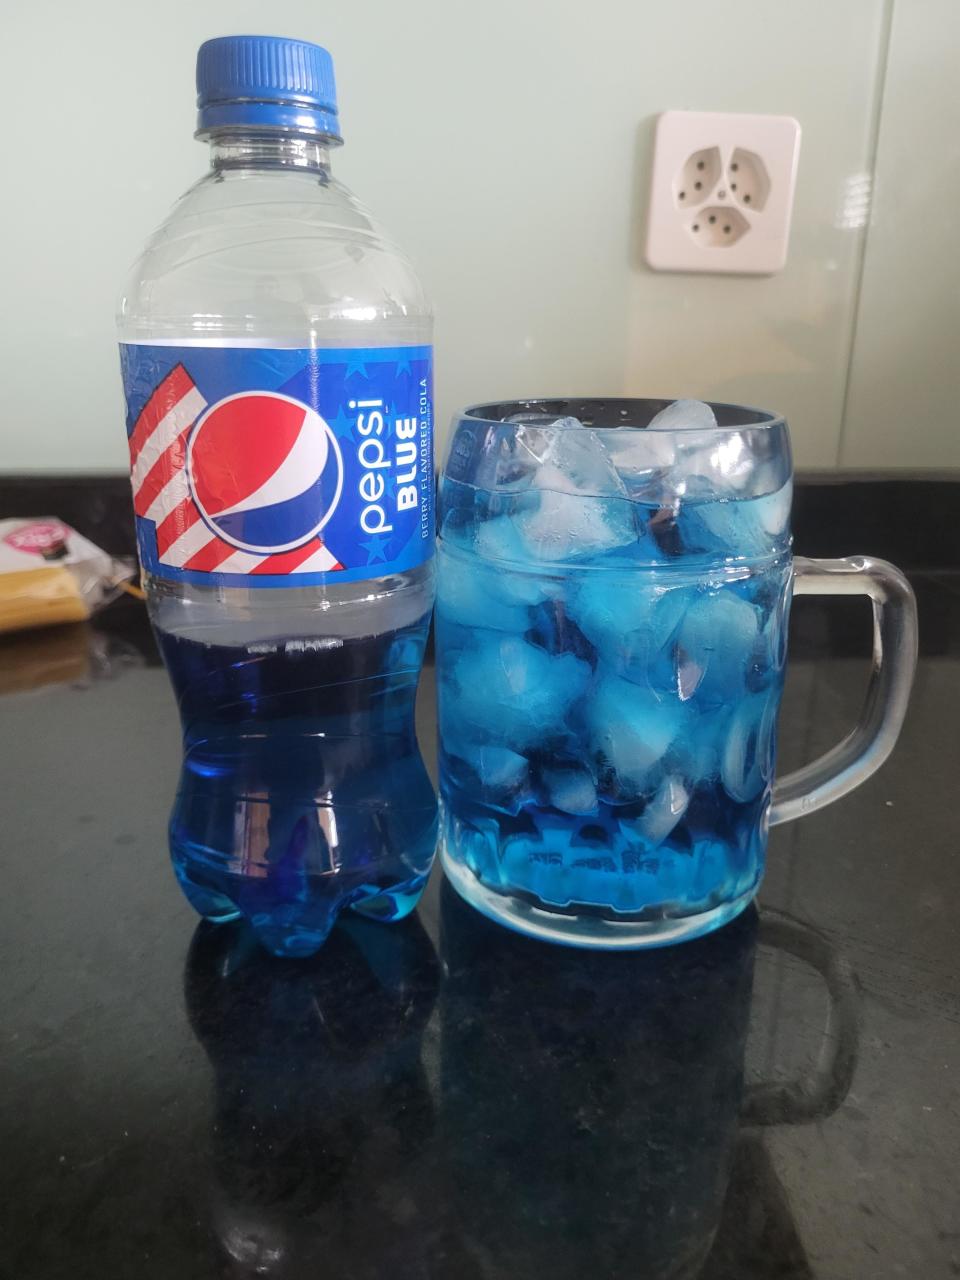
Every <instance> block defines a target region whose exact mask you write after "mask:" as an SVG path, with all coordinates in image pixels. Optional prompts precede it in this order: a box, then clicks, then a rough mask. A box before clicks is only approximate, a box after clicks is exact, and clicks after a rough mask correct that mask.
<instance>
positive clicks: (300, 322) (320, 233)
mask: <svg viewBox="0 0 960 1280" xmlns="http://www.w3.org/2000/svg"><path fill="white" fill-rule="evenodd" d="M210 144H211V167H210V171H209V172H208V173H207V174H205V175H204V177H203V178H201V179H200V180H199V181H198V182H196V183H195V184H194V185H193V186H192V187H191V188H190V189H189V190H188V191H187V192H186V193H185V194H184V195H183V196H182V197H181V198H180V200H179V201H178V202H177V203H176V205H175V206H174V208H173V209H172V210H171V212H170V214H169V216H168V217H167V218H166V220H165V221H164V222H163V223H162V225H161V226H160V227H159V228H158V230H157V231H156V232H155V234H154V235H153V236H152V237H151V238H150V240H149V242H148V244H147V246H146V248H145V249H144V251H143V253H142V254H141V256H140V257H139V258H138V259H137V261H136V263H135V264H134V266H133V268H132V270H131V272H130V276H129V279H128V281H127V285H126V288H125V290H124V293H123V297H122V298H121V300H120V307H119V314H118V317H117V323H118V330H119V336H120V341H121V342H124V343H135V342H138V343H170V344H175V345H193V344H196V345H201V344H203V345H211V346H217V345H223V346H244V345H247V346H262V347H291V348H295V349H303V348H315V347H391V346H408V345H409V346H416V345H420V344H424V345H428V344H429V343H430V342H431V340H432V335H433V315H432V311H431V308H430V305H429V303H428V302H427V299H426V297H425V295H424V292H423V289H422V286H421V285H420V283H419V281H418V280H417V277H416V275H415V274H414V271H413V267H412V266H411V265H410V263H409V262H408V261H407V260H406V258H405V257H404V256H403V254H402V253H401V252H400V250H399V249H398V248H397V247H396V246H395V245H394V244H392V243H391V241H390V240H389V239H388V238H387V237H386V235H385V234H384V232H383V231H382V230H381V228H380V227H379V226H378V225H377V224H376V223H375V222H374V220H373V218H372V217H371V215H370V214H369V213H368V212H367V211H366V209H364V207H363V206H362V205H361V204H360V202H359V201H358V200H357V199H356V197H355V196H353V195H352V194H351V192H349V191H348V190H347V188H346V187H344V186H343V185H342V184H341V183H339V182H337V181H336V179H335V178H334V177H333V175H332V172H331V166H330V148H329V146H328V145H326V143H325V142H324V141H323V140H317V139H314V138H310V137H304V136H300V135H297V134H286V133H281V132H261V133H259V134H258V133H244V132H242V131H237V130H236V129H232V130H224V131H223V132H222V133H220V134H216V135H214V136H212V137H211V139H210ZM433 582H434V573H433V562H432V560H430V561H428V562H427V563H426V564H424V565H422V566H420V567H418V568H417V569H414V570H412V571H411V572H409V573H406V574H400V575H393V576H392V577H390V578H389V579H377V580H375V581H373V582H362V583H356V584H350V585H346V586H341V585H339V584H337V583H335V582H331V583H329V584H328V585H326V586H324V587H320V588H317V587H311V588H307V589H296V588H295V589H290V590H288V589H286V588H274V589H272V590H269V591H267V590H257V591H249V590H246V589H244V588H229V587H227V588H223V587H195V586H189V585H187V584H184V583H181V582H177V581H173V580H171V579H164V578H159V577H157V576H155V575H154V576H150V577H148V578H147V581H146V583H145V586H146V590H147V595H148V601H149V607H150V613H151V618H152V619H153V621H154V624H155V625H157V626H160V627H163V628H164V629H165V630H170V631H174V632H177V633H182V632H192V631H195V630H202V631H203V632H204V633H205V634H208V635H209V634H211V633H210V628H216V629H217V631H218V632H219V631H221V630H222V631H223V636H224V639H223V642H224V643H242V642H244V641H245V640H246V639H247V638H248V635H250V636H253V637H254V638H257V639H259V638H261V636H262V632H263V627H264V623H263V621H262V618H263V617H264V616H266V617H269V618H273V617H275V616H276V615H277V614H279V613H282V615H283V617H284V619H285V623H286V625H287V626H288V627H293V628H295V632H294V633H295V634H304V635H309V634H311V633H312V632H313V631H314V630H315V629H316V628H317V627H318V626H322V627H324V628H325V627H335V628H336V627H338V623H337V622H336V621H335V620H334V619H335V614H336V611H337V610H338V608H339V607H340V606H344V607H345V608H346V610H347V611H350V612H355V610H354V609H352V608H351V606H354V605H355V604H356V602H357V601H369V603H370V607H369V609H368V610H367V613H368V615H369V617H368V622H369V625H371V626H372V627H373V630H374V633H378V632H379V631H381V630H383V629H384V627H385V626H388V625H390V619H391V617H393V618H395V617H396V616H397V614H398V613H399V614H400V615H402V616H403V617H405V618H407V617H410V616H419V615H421V614H423V613H424V612H426V611H428V610H429V609H430V608H431V606H432V603H433V590H434V588H433ZM371 595H372V596H374V597H375V599H374V600H372V601H370V597H371ZM397 596H400V597H402V598H403V603H402V604H401V602H400V600H399V599H397V598H396V597H397ZM318 610H320V611H321V612H322V615H323V618H324V622H323V623H322V624H321V623H320V622H319V620H318V618H317V616H316V615H317V611H318ZM381 615H382V617H381ZM221 621H222V622H223V623H224V624H225V626H224V627H223V628H220V627H219V626H218V622H221ZM269 625H270V624H269V623H268V624H267V627H268V629H269ZM394 625H395V623H394ZM300 628H303V630H302V631H300V630H299V629H300ZM288 634H289V633H288ZM218 638H219V637H218Z"/></svg>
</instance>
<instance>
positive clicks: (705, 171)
mask: <svg viewBox="0 0 960 1280" xmlns="http://www.w3.org/2000/svg"><path fill="white" fill-rule="evenodd" d="M799 154H800V125H799V124H798V123H797V121H796V120H794V119H793V117H792V116H757V115H739V114H730V113H727V112H721V111H665V112H664V113H663V114H662V115H661V116H660V117H659V118H658V120H657V136H656V143H655V146H654V153H653V176H652V182H651V187H650V214H649V218H648V220H647V246H646V259H647V262H648V263H649V265H650V266H651V267H653V269H654V270H655V271H724V272H731V273H739V274H745V275H772V274H773V273H774V272H776V271H782V270H783V267H784V265H785V264H786V261H787V243H788V241H789V238H790V216H791V214H792V212H793V193H794V187H795V185H796V178H797V159H798V157H799Z"/></svg>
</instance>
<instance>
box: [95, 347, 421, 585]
mask: <svg viewBox="0 0 960 1280" xmlns="http://www.w3.org/2000/svg"><path fill="white" fill-rule="evenodd" d="M120 363H121V367H122V370H123V385H124V391H125V393H126V399H127V436H128V442H129V446H130V471H131V479H132V483H133V505H134V510H135V512H136V522H137V544H138V547H139V551H140V563H141V565H142V566H143V568H144V570H146V571H147V572H148V573H151V574H154V575H156V576H157V577H161V578H171V579H173V580H174V581H179V582H191V583H194V584H197V585H204V586H229V587H233V586H242V587H301V586H310V585H314V584H317V583H322V582H359V581H362V580H364V579H366V578H379V577H383V576H384V575H386V574H389V573H398V572H401V571H402V570H405V569H412V568H414V567H415V566H416V565H418V564H422V563H423V562H424V561H425V560H428V559H429V558H430V556H431V555H432V554H433V534H434V510H433V493H434V482H433V376H432V374H433V369H432V349H431V348H430V347H352V348H348V349H323V350H317V351H314V350H292V349H288V348H274V347H271V348H266V347H252V346H250V347H243V346H188V345H184V346H165V345H141V344H140V343H125V344H121V347H120Z"/></svg>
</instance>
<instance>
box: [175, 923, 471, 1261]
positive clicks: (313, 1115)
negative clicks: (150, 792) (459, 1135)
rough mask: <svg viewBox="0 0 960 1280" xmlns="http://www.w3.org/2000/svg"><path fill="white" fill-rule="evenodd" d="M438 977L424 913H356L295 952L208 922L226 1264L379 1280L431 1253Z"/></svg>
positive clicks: (219, 1220) (202, 954) (194, 967)
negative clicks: (280, 951)
mask: <svg viewBox="0 0 960 1280" xmlns="http://www.w3.org/2000/svg"><path fill="white" fill-rule="evenodd" d="M438 978H439V971H438V966H437V961H436V956H435V953H434V950H433V946H432V944H431V942H430V940H429V938H428V937H427V935H426V933H425V932H424V930H423V927H422V925H421V924H420V922H419V921H418V920H417V919H416V918H411V919H410V920H409V921H406V922H404V923H403V924H402V925H399V926H397V927H396V928H395V929H390V930H386V929H383V928H382V926H379V925H376V924H372V923H367V922H363V921H351V922H350V923H349V924H345V925H342V926H341V927H340V928H339V929H337V930H336V931H335V932H334V933H333V934H332V936H331V938H330V940H329V942H328V943H327V945H326V946H325V948H324V950H323V954H322V957H317V958H315V959H308V960H299V961H297V962H296V963H293V962H288V961H280V960H274V959H271V958H269V957H267V956H265V955H264V953H263V952H262V951H261V950H260V949H259V947H257V946H256V945H255V944H254V943H253V942H252V940H251V938H250V935H249V934H248V933H246V932H245V931H244V930H242V929H240V928H238V927H233V926H225V925H222V926H219V927H217V928H211V927H210V926H209V925H200V926H199V928H198V929H197V932H196V934H195V935H194V942H193V945H192V947H191V950H190V955H189V957H188V960H187V968H186V974H185V979H184V986H185V998H186V1003H187V1009H188V1013H189V1016H190V1022H191V1025H192V1026H193V1029H194V1031H195V1032H196V1034H197V1036H198V1038H199V1039H200V1041H201V1043H202V1044H203V1046H204V1048H205V1050H206V1052H207V1054H208V1056H209V1058H210V1062H211V1064H212V1066H213V1068H214V1072H215V1077H216V1106H215V1112H214V1123H213V1142H214V1170H213V1177H212V1187H211V1201H212V1209H211V1212H212V1216H213V1221H214V1229H215V1233H216V1235H217V1237H218V1239H219V1241H220V1243H221V1245H222V1247H223V1250H224V1252H225V1254H226V1257H227V1261H228V1265H229V1267H230V1270H229V1272H228V1274H230V1275H235V1276H251V1277H253V1276H264V1275H269V1276H284V1277H299V1276H302V1275H327V1274H339V1275H343V1276H350V1277H351V1280H368V1278H369V1280H379V1277H381V1276H384V1275H391V1274H392V1275H398V1276H399V1275H406V1274H407V1271H406V1270H405V1268H406V1267H407V1266H408V1265H410V1264H411V1261H412V1260H416V1259H417V1258H418V1257H420V1258H421V1259H422V1258H423V1257H425V1256H428V1253H429V1250H430V1249H431V1248H433V1247H434V1245H435V1240H434V1239H432V1238H431V1237H430V1235H429V1234H428V1233H425V1232H424V1228H423V1224H424V1222H425V1221H429V1220H430V1218H431V1214H430V1207H431V1205H432V1203H433V1201H434V1199H435V1195H436V1193H435V1190H434V1188H433V1187H432V1186H431V1187H430V1188H429V1191H423V1190H422V1189H420V1188H418V1185H417V1173H416V1170H417V1167H418V1158H419V1155H420V1152H421V1148H422V1146H423V1144H424V1142H425V1141H428V1140H429V1138H430V1135H431V1134H432V1131H433V1127H434V1118H433V1104H432V1102H431V1098H430V1094H429V1090H428V1086H427V1082H426V1077H425V1074H424V1070H423V1067H422V1065H421V1040H422V1036H423V1031H424V1027H425V1025H426V1022H427V1019H428V1018H429V1016H430V1011H431V1009H432V1008H433V1005H434V1001H435V999H436V991H437V982H438ZM411 1206H414V1208H415V1211H413V1210H412V1209H411ZM418 1274H419V1273H418ZM461 1274H463V1275H464V1276H465V1277H469V1275H470V1273H469V1271H466V1270H465V1271H463V1272H462V1273H461Z"/></svg>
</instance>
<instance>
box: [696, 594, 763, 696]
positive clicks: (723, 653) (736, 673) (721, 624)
mask: <svg viewBox="0 0 960 1280" xmlns="http://www.w3.org/2000/svg"><path fill="white" fill-rule="evenodd" d="M757 623H758V618H757V611H756V609H755V608H754V607H753V605H751V604H748V603H747V601H746V600H743V599H741V598H740V596H738V595H736V594H735V593H734V592H733V590H732V589H731V588H729V587H720V588H718V589H717V590H705V591H698V592H697V594H696V597H695V598H694V599H693V600H692V601H691V603H690V605H689V607H688V608H687V609H686V611H685V613H684V615H683V619H682V621H681V622H680V626H679V628H678V630H677V664H678V669H679V670H682V669H683V668H684V667H686V668H687V671H686V674H685V675H684V688H685V692H686V697H690V696H691V695H692V694H694V693H695V694H696V697H697V700H698V701H699V702H701V703H702V702H723V701H735V700H736V699H738V698H739V697H741V695H742V693H743V690H744V680H745V677H746V673H747V667H748V664H749V662H750V659H751V655H752V654H753V651H754V648H755V645H756V640H757V633H758V627H757ZM697 673H699V676H697ZM678 678H679V676H678Z"/></svg>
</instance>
